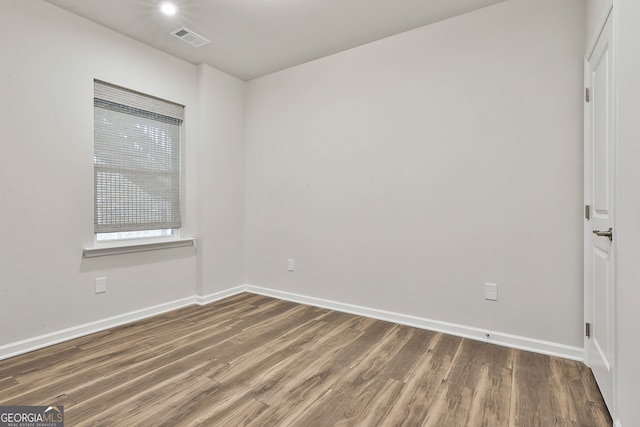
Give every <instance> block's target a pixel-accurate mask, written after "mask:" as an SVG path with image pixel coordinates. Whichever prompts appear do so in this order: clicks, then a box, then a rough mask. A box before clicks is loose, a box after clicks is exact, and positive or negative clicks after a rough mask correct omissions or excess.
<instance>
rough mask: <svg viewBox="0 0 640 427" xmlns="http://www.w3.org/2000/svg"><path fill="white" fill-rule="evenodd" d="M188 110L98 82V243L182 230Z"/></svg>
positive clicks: (96, 187)
mask: <svg viewBox="0 0 640 427" xmlns="http://www.w3.org/2000/svg"><path fill="white" fill-rule="evenodd" d="M183 116H184V107H183V106H181V105H178V104H175V103H172V102H168V101H165V100H161V99H158V98H154V97H151V96H147V95H143V94H140V93H138V92H134V91H131V90H128V89H124V88H121V87H118V86H114V85H111V84H109V83H105V82H102V81H98V80H96V81H94V160H93V163H94V185H95V196H94V197H95V200H94V206H95V208H94V209H95V212H94V232H95V234H96V240H98V241H108V240H121V239H131V238H142V237H157V236H171V235H173V234H174V233H175V231H176V230H177V229H178V228H180V225H181V220H180V134H181V125H182V121H183Z"/></svg>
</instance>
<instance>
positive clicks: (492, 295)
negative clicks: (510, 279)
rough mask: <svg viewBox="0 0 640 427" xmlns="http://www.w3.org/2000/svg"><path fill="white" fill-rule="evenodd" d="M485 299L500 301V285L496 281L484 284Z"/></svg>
mask: <svg viewBox="0 0 640 427" xmlns="http://www.w3.org/2000/svg"><path fill="white" fill-rule="evenodd" d="M484 299H486V300H489V301H498V285H497V284H495V283H485V284H484Z"/></svg>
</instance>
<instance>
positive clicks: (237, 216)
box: [197, 65, 246, 295]
mask: <svg viewBox="0 0 640 427" xmlns="http://www.w3.org/2000/svg"><path fill="white" fill-rule="evenodd" d="M245 87H246V84H245V82H243V81H241V80H238V79H237V78H235V77H231V76H229V75H228V74H225V73H223V72H221V71H218V70H216V69H215V68H212V67H209V66H207V65H199V66H198V97H199V100H200V102H199V105H200V112H201V115H200V117H199V125H200V135H199V140H200V144H199V146H198V191H197V194H198V195H197V197H198V206H199V209H198V219H199V226H198V231H199V236H201V237H202V239H200V241H199V243H198V281H199V283H200V284H201V287H202V289H201V291H200V292H199V295H208V294H211V293H214V292H219V291H221V290H225V289H228V288H230V287H233V286H237V285H241V284H243V283H245V280H246V279H245V276H244V263H243V261H244V250H243V248H244V196H245V194H244V181H245V167H244V165H245V150H244V101H245Z"/></svg>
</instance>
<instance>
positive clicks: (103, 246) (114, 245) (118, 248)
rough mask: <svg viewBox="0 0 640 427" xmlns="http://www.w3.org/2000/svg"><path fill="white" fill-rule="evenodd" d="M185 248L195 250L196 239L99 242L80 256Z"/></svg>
mask: <svg viewBox="0 0 640 427" xmlns="http://www.w3.org/2000/svg"><path fill="white" fill-rule="evenodd" d="M185 246H193V247H194V248H196V239H195V238H191V237H189V238H185V237H177V238H176V237H172V238H166V239H163V238H153V240H150V241H148V242H145V241H143V240H142V239H136V240H116V241H111V242H101V243H100V244H95V246H94V247H93V248H84V249H83V251H82V255H83V256H84V257H85V258H95V257H101V256H109V255H120V254H130V253H134V252H146V251H155V250H158V249H171V248H181V247H185Z"/></svg>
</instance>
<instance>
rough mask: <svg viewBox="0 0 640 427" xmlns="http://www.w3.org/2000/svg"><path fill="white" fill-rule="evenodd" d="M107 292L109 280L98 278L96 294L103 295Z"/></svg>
mask: <svg viewBox="0 0 640 427" xmlns="http://www.w3.org/2000/svg"><path fill="white" fill-rule="evenodd" d="M105 292H107V278H106V277H98V278H97V279H96V294H102V293H105Z"/></svg>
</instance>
